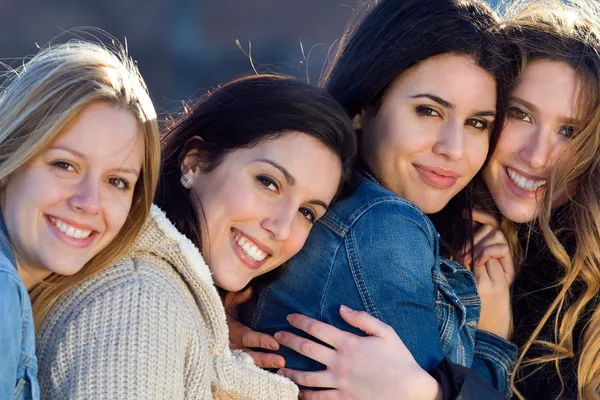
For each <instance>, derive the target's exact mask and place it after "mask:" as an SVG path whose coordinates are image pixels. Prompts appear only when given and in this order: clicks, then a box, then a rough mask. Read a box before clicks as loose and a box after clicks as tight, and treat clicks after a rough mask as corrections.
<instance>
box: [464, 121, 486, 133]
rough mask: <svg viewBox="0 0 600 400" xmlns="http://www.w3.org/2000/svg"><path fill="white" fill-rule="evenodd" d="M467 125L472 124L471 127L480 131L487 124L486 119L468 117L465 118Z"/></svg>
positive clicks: (484, 128) (483, 129)
mask: <svg viewBox="0 0 600 400" xmlns="http://www.w3.org/2000/svg"><path fill="white" fill-rule="evenodd" d="M467 125H468V126H472V127H473V128H475V129H477V130H480V131H485V130H487V129H488V126H489V124H488V122H487V121H485V120H481V119H469V120H467Z"/></svg>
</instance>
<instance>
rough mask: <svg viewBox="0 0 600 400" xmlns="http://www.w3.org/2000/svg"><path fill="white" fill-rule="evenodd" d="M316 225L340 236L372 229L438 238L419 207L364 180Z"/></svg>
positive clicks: (376, 184) (429, 238) (432, 239)
mask: <svg viewBox="0 0 600 400" xmlns="http://www.w3.org/2000/svg"><path fill="white" fill-rule="evenodd" d="M319 224H320V225H323V226H325V227H327V228H328V229H330V230H334V231H336V232H338V233H339V234H340V235H342V236H343V235H346V234H347V233H348V232H350V231H351V230H357V229H365V228H367V229H368V228H369V227H373V228H376V229H380V230H384V231H387V232H388V233H389V231H392V232H393V231H397V232H399V233H403V232H410V231H411V230H414V229H417V230H420V231H422V232H423V233H424V234H425V235H426V237H427V238H428V240H430V241H434V238H435V237H437V231H436V230H435V228H434V226H433V224H432V223H431V221H430V220H429V218H428V217H427V216H426V215H425V214H424V213H423V212H422V211H421V209H420V208H419V207H417V206H416V205H415V204H413V203H411V202H409V201H407V200H405V199H403V198H401V197H400V196H398V195H396V194H395V193H392V192H390V191H389V190H387V189H385V188H384V187H383V186H381V185H379V184H378V183H376V182H373V181H371V180H370V179H366V178H365V179H363V180H362V182H361V184H360V186H359V187H358V188H357V190H356V191H355V192H354V193H353V194H352V195H351V196H350V197H348V198H347V199H344V200H341V201H339V202H338V203H336V204H335V205H334V206H333V207H331V208H330V210H329V211H328V212H327V214H326V215H325V216H323V217H322V218H321V219H320V220H319Z"/></svg>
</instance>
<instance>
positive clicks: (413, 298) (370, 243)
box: [242, 174, 516, 395]
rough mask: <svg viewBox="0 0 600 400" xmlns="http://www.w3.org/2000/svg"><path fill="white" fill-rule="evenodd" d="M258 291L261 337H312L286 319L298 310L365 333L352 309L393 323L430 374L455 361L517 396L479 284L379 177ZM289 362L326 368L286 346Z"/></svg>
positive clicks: (252, 310) (508, 351)
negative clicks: (346, 312)
mask: <svg viewBox="0 0 600 400" xmlns="http://www.w3.org/2000/svg"><path fill="white" fill-rule="evenodd" d="M257 290H258V299H257V301H256V304H255V305H254V307H251V306H246V307H245V308H244V309H243V310H242V319H243V320H244V322H245V323H247V324H248V325H249V326H250V327H252V328H253V329H256V330H259V331H263V332H266V333H270V334H274V333H275V332H277V331H279V330H288V331H291V332H294V333H296V334H299V335H303V336H306V335H305V334H303V333H302V332H300V331H298V330H296V329H293V328H291V327H290V325H289V324H288V323H287V321H286V316H287V315H288V314H290V313H295V312H296V313H302V314H305V315H308V316H310V317H313V318H316V319H319V320H321V321H324V322H327V323H329V324H331V325H334V326H336V327H338V328H340V329H343V330H346V331H350V332H354V333H356V334H360V335H364V333H363V332H361V331H359V330H357V329H356V328H353V327H351V326H350V325H348V324H347V323H346V322H344V321H343V320H342V318H341V317H340V315H339V307H340V305H341V304H345V305H347V306H349V307H351V308H353V309H355V310H361V311H367V312H368V313H369V314H371V315H373V316H375V317H377V318H379V319H380V320H382V321H383V322H385V323H387V324H389V325H391V326H392V327H393V328H394V329H395V331H396V332H397V333H398V335H399V336H400V338H401V339H402V340H403V342H404V344H405V345H406V346H407V347H408V349H409V350H410V351H411V353H412V355H413V356H414V358H415V360H416V361H417V362H418V363H419V365H420V366H421V367H422V368H424V369H425V370H430V369H433V368H434V367H436V366H437V365H438V363H439V362H440V361H441V360H442V359H443V358H448V359H450V360H451V361H453V362H454V363H457V364H460V365H463V366H466V367H470V368H473V369H474V371H475V372H476V373H477V374H478V375H480V376H481V377H482V378H483V379H485V380H486V381H487V382H489V383H490V384H492V385H493V386H494V387H495V388H496V389H497V390H499V391H500V392H504V393H506V394H507V395H508V393H507V392H508V376H509V373H510V371H511V370H512V365H513V363H514V360H515V359H516V347H515V346H514V345H513V344H511V343H509V342H507V341H505V340H503V339H502V338H499V337H497V336H495V335H493V334H490V333H487V332H483V331H478V330H476V327H477V323H478V321H479V313H480V306H481V303H480V300H479V296H478V295H477V287H476V283H475V278H474V277H473V275H472V274H471V272H470V271H468V270H466V269H465V268H463V267H462V266H460V265H459V264H457V263H455V262H452V261H449V260H444V259H442V258H440V256H439V235H438V233H437V231H436V230H435V228H434V226H433V224H432V223H431V221H430V220H429V218H428V217H427V216H425V215H424V214H423V213H422V211H421V210H420V209H419V208H418V207H417V206H415V205H414V204H412V203H410V202H408V201H406V200H404V199H402V198H401V197H399V196H397V195H396V194H394V193H392V192H390V191H388V190H387V189H385V188H384V187H382V186H381V185H380V184H379V183H377V182H376V181H375V179H374V178H373V177H371V176H370V175H367V174H365V175H364V176H363V178H362V182H361V184H360V186H359V187H358V189H357V190H356V192H355V193H354V194H353V195H352V196H351V197H349V198H347V199H345V200H342V201H339V202H338V203H336V204H335V205H334V206H332V207H331V208H330V209H329V211H328V212H327V213H326V215H325V216H323V217H322V218H321V219H320V220H319V221H318V223H317V224H315V226H314V227H313V229H312V231H311V233H310V235H309V237H308V239H307V242H306V244H305V246H304V247H303V249H302V250H301V251H300V252H299V253H298V254H297V255H296V256H295V257H294V258H292V259H291V260H290V261H289V263H288V264H287V265H285V266H283V267H281V271H280V275H279V276H278V278H277V279H276V280H275V281H273V282H271V283H269V284H267V285H262V286H258V287H257ZM280 354H282V355H283V356H284V357H285V359H286V366H287V367H289V368H294V369H301V370H318V369H322V368H323V366H322V365H320V364H319V363H317V362H315V361H312V360H310V359H308V358H306V357H304V356H301V355H299V354H297V353H295V352H293V351H292V350H290V349H287V348H283V347H282V349H281V350H280Z"/></svg>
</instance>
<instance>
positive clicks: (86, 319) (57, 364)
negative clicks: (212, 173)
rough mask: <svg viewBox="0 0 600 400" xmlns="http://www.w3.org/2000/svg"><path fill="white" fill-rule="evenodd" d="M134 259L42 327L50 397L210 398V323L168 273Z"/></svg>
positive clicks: (43, 380)
mask: <svg viewBox="0 0 600 400" xmlns="http://www.w3.org/2000/svg"><path fill="white" fill-rule="evenodd" d="M128 262H129V263H130V264H131V265H129V267H131V268H130V273H125V274H119V271H120V269H119V268H116V269H115V272H114V276H111V275H110V273H109V274H104V275H105V276H103V277H102V279H100V280H97V281H96V282H95V284H92V285H90V286H89V287H85V286H84V287H83V288H81V289H80V290H79V291H78V292H77V293H75V294H74V295H73V296H71V298H70V301H68V302H66V304H63V305H60V304H59V305H58V310H57V312H56V313H54V314H55V315H54V316H53V317H52V318H50V320H51V322H50V323H49V324H46V325H47V326H45V327H44V328H43V329H42V331H41V332H40V335H39V337H38V354H39V360H40V386H41V392H42V397H43V398H45V399H57V398H71V399H74V398H77V399H84V398H85V399H92V398H93V399H170V400H174V399H183V398H210V384H206V383H209V382H210V377H209V376H206V375H208V374H209V372H208V371H210V369H209V368H206V363H207V362H208V361H207V359H206V358H205V359H204V363H203V360H202V354H206V353H207V349H206V343H202V337H204V336H203V335H202V334H198V333H199V332H201V331H202V330H203V329H204V327H202V326H199V324H198V323H197V322H194V319H193V318H192V316H191V315H190V314H191V313H192V312H193V311H192V310H190V309H189V308H190V307H189V303H188V302H186V301H185V299H184V295H183V294H182V293H181V291H180V290H179V291H178V290H177V288H176V287H175V285H176V282H169V280H172V279H170V277H169V276H165V273H163V271H160V270H158V269H155V270H153V269H152V268H141V267H140V268H138V267H139V266H137V265H136V262H135V261H132V260H129V261H128ZM121 270H122V269H121ZM131 271H133V272H131ZM140 271H143V272H140ZM192 329H193V330H196V331H195V332H194V334H191V330H192ZM192 363H193V364H194V368H190V364H192ZM203 365H205V367H203Z"/></svg>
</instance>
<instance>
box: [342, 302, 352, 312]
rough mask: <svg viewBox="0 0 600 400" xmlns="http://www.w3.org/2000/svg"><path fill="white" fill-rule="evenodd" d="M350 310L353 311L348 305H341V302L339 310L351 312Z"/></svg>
mask: <svg viewBox="0 0 600 400" xmlns="http://www.w3.org/2000/svg"><path fill="white" fill-rule="evenodd" d="M352 311H354V310H353V309H351V308H350V307H347V306H345V305H343V304H342V305H341V306H340V312H343V313H351V312H352Z"/></svg>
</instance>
